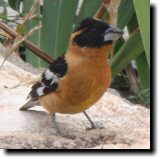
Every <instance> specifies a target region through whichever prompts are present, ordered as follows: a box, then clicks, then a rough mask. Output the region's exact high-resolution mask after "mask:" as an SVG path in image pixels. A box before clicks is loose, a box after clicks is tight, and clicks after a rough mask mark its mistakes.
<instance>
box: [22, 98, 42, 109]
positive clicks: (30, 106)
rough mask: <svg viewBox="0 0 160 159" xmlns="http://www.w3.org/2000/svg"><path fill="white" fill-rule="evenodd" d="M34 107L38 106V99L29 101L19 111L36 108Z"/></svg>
mask: <svg viewBox="0 0 160 159" xmlns="http://www.w3.org/2000/svg"><path fill="white" fill-rule="evenodd" d="M36 105H40V102H39V100H38V99H30V100H28V101H27V102H26V103H25V104H24V105H23V106H22V107H21V108H20V109H19V110H27V109H29V108H32V107H34V106H36Z"/></svg>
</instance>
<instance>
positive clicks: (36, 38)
mask: <svg viewBox="0 0 160 159" xmlns="http://www.w3.org/2000/svg"><path fill="white" fill-rule="evenodd" d="M33 3H34V1H33V0H24V9H23V12H24V13H25V14H27V13H28V12H29V11H30V9H31V7H32V5H33ZM39 12H40V9H38V11H37V12H36V13H39ZM39 23H40V20H39V19H36V18H35V19H32V20H31V21H30V22H29V23H28V24H27V25H26V26H25V27H26V28H24V29H25V30H24V31H29V30H30V29H31V28H33V27H34V26H36V25H38V24H39ZM22 32H23V31H22ZM28 39H29V40H30V41H31V42H32V43H33V44H35V45H36V46H37V47H40V30H38V31H36V32H34V33H33V34H32V35H31V36H30V37H29V38H28ZM26 60H27V61H28V62H29V63H31V64H32V65H34V66H40V61H41V59H40V58H39V57H37V56H36V55H35V54H33V53H32V52H31V51H30V50H28V49H27V51H26Z"/></svg>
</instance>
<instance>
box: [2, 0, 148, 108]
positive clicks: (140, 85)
mask: <svg viewBox="0 0 160 159" xmlns="http://www.w3.org/2000/svg"><path fill="white" fill-rule="evenodd" d="M103 2H104V3H106V11H105V12H104V14H103V15H102V16H101V19H103V20H104V21H107V22H109V23H114V24H115V23H116V24H115V25H117V26H118V27H119V28H121V29H123V30H124V32H125V35H124V36H123V37H122V38H121V39H119V40H118V41H117V42H116V43H115V44H114V46H115V47H114V50H113V52H114V53H113V54H112V56H111V59H110V62H111V66H112V73H113V82H112V84H111V87H112V88H115V89H117V90H119V91H120V92H121V94H122V95H124V96H125V97H126V98H128V99H129V100H130V101H132V102H134V103H140V104H143V105H145V106H147V107H149V105H150V1H149V0H41V3H40V4H39V7H38V10H37V13H38V15H37V17H36V18H35V19H34V20H32V21H31V22H30V23H29V24H27V26H24V27H23V28H22V27H21V25H20V24H19V23H20V21H17V20H19V19H23V17H24V15H26V14H27V13H28V12H29V10H30V8H31V6H32V4H33V0H8V1H7V0H0V6H1V7H3V12H1V13H0V18H1V20H2V21H4V22H5V23H8V22H13V23H16V30H17V32H19V33H20V34H25V32H26V31H27V30H29V29H30V28H32V27H33V26H35V25H37V24H39V23H41V24H42V25H43V27H42V29H41V30H39V31H37V32H36V33H34V34H33V35H32V36H31V37H30V38H29V40H30V41H32V42H33V43H34V44H36V46H37V47H39V48H41V49H43V50H44V51H46V52H47V53H48V54H49V55H51V56H52V57H54V58H56V57H58V56H60V55H62V54H64V53H65V51H66V49H67V46H68V42H69V38H70V34H71V33H72V31H73V30H74V28H75V27H76V26H77V25H78V23H79V22H80V21H81V20H82V19H84V18H86V17H93V16H94V15H95V13H96V12H97V10H98V9H99V8H100V7H101V6H102V5H103ZM112 3H114V5H115V7H110V6H111V5H113V4H112ZM114 5H113V6H114ZM7 7H11V8H12V9H13V10H15V11H17V13H18V14H17V15H16V16H13V17H12V16H11V15H10V17H12V18H10V17H9V16H8V14H7ZM115 9H116V16H115V11H114V10H115ZM115 21H116V22H115ZM25 60H26V61H27V62H29V63H31V64H32V65H34V66H37V67H38V66H43V67H46V66H47V65H48V64H47V63H45V62H44V61H43V60H41V59H40V58H39V57H37V56H36V55H35V54H33V53H31V52H30V51H29V50H27V49H26V52H25Z"/></svg>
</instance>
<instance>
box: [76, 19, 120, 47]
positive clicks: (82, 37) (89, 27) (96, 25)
mask: <svg viewBox="0 0 160 159" xmlns="http://www.w3.org/2000/svg"><path fill="white" fill-rule="evenodd" d="M77 31H82V32H81V33H80V34H78V35H76V36H75V37H74V38H73V41H74V42H75V43H76V44H77V45H79V46H80V47H89V48H94V47H101V46H103V45H106V44H111V43H112V42H113V41H114V40H116V39H117V38H119V37H120V36H121V35H122V33H123V32H122V31H121V30H120V29H118V28H116V27H114V26H111V25H109V24H108V23H105V22H103V21H100V20H98V19H94V18H86V19H84V20H83V21H82V22H81V23H80V25H79V26H78V28H77V29H76V30H75V32H77Z"/></svg>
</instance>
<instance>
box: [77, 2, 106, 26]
mask: <svg viewBox="0 0 160 159" xmlns="http://www.w3.org/2000/svg"><path fill="white" fill-rule="evenodd" d="M102 2H103V0H84V2H83V4H82V7H81V9H80V13H79V15H78V17H77V19H76V24H75V28H76V27H77V26H78V24H79V23H80V22H81V21H82V20H83V19H84V18H87V17H93V16H94V15H95V13H96V12H97V10H98V9H99V7H100V6H101V4H102Z"/></svg>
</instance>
